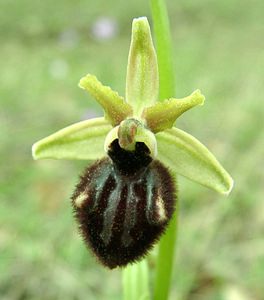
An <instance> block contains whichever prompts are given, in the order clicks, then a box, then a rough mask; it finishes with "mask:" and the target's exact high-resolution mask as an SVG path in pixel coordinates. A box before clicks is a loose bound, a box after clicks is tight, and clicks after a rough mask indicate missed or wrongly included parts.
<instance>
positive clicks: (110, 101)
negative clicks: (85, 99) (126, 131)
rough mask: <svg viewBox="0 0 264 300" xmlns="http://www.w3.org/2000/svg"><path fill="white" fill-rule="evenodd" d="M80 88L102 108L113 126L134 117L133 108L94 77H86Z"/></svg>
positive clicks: (88, 75) (80, 83) (81, 81)
mask: <svg viewBox="0 0 264 300" xmlns="http://www.w3.org/2000/svg"><path fill="white" fill-rule="evenodd" d="M79 87H80V88H82V89H84V90H86V91H87V92H88V93H89V94H90V95H91V96H93V98H94V99H95V100H96V101H97V102H98V103H99V104H100V105H101V106H102V108H103V109H104V112H105V118H106V119H107V120H108V121H109V122H110V124H111V125H112V126H116V125H118V124H119V123H120V122H121V121H122V120H124V119H126V118H127V117H129V116H131V115H132V113H133V111H132V107H131V106H130V105H129V104H128V103H126V102H125V100H124V98H123V97H121V96H119V95H118V93H117V92H115V91H113V90H112V89H111V88H110V87H109V86H104V85H103V84H102V83H101V82H100V81H99V80H98V79H97V78H96V77H95V76H94V75H91V74H87V75H86V76H84V77H83V78H82V79H81V80H80V82H79Z"/></svg>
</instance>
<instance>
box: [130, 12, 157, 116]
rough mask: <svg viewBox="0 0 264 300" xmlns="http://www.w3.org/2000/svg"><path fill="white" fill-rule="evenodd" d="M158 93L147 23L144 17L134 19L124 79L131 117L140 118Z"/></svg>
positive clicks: (154, 100) (154, 55) (155, 58)
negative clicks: (131, 112) (130, 107)
mask: <svg viewBox="0 0 264 300" xmlns="http://www.w3.org/2000/svg"><path fill="white" fill-rule="evenodd" d="M158 93H159V76H158V63H157V57H156V52H155V49H154V46H153V42H152V37H151V31H150V27H149V23H148V20H147V18H146V17H142V18H138V19H134V20H133V24H132V39H131V45H130V50H129V56H128V66H127V78H126V101H127V102H128V103H129V104H130V105H131V106H132V107H133V115H134V116H136V117H140V115H141V113H142V111H143V109H144V107H146V106H150V105H153V104H154V103H155V102H156V101H157V98H158Z"/></svg>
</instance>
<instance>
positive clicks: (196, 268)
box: [0, 0, 264, 300]
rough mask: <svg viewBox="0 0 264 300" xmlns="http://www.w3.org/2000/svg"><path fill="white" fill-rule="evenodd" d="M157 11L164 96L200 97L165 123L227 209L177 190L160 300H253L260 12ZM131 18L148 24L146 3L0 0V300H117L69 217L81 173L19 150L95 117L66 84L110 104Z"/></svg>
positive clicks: (192, 188)
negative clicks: (164, 38)
mask: <svg viewBox="0 0 264 300" xmlns="http://www.w3.org/2000/svg"><path fill="white" fill-rule="evenodd" d="M167 3H168V9H169V15H170V21H171V28H172V35H173V43H174V51H173V53H174V60H175V70H176V95H177V96H178V97H183V96H185V95H189V94H190V93H191V92H192V91H193V90H195V89H196V88H200V89H201V90H202V92H203V94H204V95H205V96H206V104H205V106H203V107H202V108H201V107H200V108H195V109H193V110H192V111H191V112H189V113H186V114H185V115H184V117H183V118H180V119H179V121H178V123H177V126H178V127H179V128H181V129H184V130H186V131H187V132H189V133H191V134H193V135H194V136H196V137H197V138H198V139H199V140H200V141H202V142H203V143H204V144H205V145H207V146H208V147H209V149H210V150H211V151H212V152H213V153H214V154H215V155H216V157H217V158H218V159H219V161H220V162H221V163H222V164H223V165H224V166H225V167H226V169H227V170H228V171H229V172H230V173H231V175H232V176H233V177H234V179H235V187H234V190H233V192H232V193H231V195H230V196H229V197H228V198H225V197H222V196H219V195H218V194H216V193H215V192H213V191H210V190H208V189H206V188H204V187H202V186H199V185H196V184H195V183H193V182H191V181H188V180H186V179H184V178H179V179H178V182H179V183H178V185H179V202H178V209H179V210H180V225H179V238H178V250H177V260H176V262H175V272H174V275H173V284H172V293H171V299H184V300H187V299H190V300H191V299H194V300H197V299H198V300H200V299H201V300H202V299H205V300H207V299H208V300H210V299H216V300H218V299H219V300H247V299H250V300H252V299H253V300H254V299H260V300H261V299H263V295H264V285H263V282H264V239H263V234H264V201H263V196H264V171H263V158H264V132H263V130H262V127H263V119H264V105H263V95H262V90H263V83H264V22H263V11H264V2H263V1H262V0H252V1H241V0H222V1H209V0H196V1H192V0H177V1H173V0H170V1H167ZM142 15H146V16H148V17H149V18H150V8H149V3H148V1H142V0H134V1H107V0H97V1H91V0H86V1H84V0H76V1H70V0H65V1H63V0H57V1H51V0H46V1H39V0H20V1H15V0H0V102H1V109H0V157H1V162H0V164H1V173H0V299H1V300H22V299H23V300H24V299H25V300H27V299H30V300H31V299H43V300H56V299H64V300H67V299H69V300H72V299H76V300H77V299H80V300H83V299H89V300H93V299H110V300H111V299H117V300H118V299H122V296H121V295H122V294H121V277H120V271H118V270H115V271H108V270H106V269H104V268H103V267H101V266H100V265H99V264H98V263H96V261H95V259H94V258H93V257H92V256H91V254H90V253H89V252H88V251H87V250H86V248H85V246H84V245H83V243H82V241H81V238H80V237H79V236H78V232H77V226H76V224H75V222H74V220H73V217H72V210H71V205H70V200H69V198H70V196H71V193H72V190H73V188H74V185H75V184H76V182H77V180H78V174H79V173H80V172H81V171H82V169H83V168H84V166H85V165H86V163H85V162H76V161H51V160H46V161H37V162H35V161H33V160H32V158H31V145H32V144H33V143H34V142H35V141H37V140H39V139H41V138H43V137H45V136H47V135H49V134H51V133H53V132H55V131H56V130H58V129H60V128H63V127H65V126H67V125H69V124H72V123H75V122H77V121H80V120H84V119H86V118H89V117H93V116H96V115H101V114H102V111H101V109H100V108H99V107H98V105H96V104H95V102H94V101H93V99H91V98H90V97H89V95H87V94H85V93H84V92H83V91H82V90H80V89H79V88H78V87H77V83H78V81H79V79H80V78H81V77H82V76H83V75H85V74H86V73H88V72H89V73H92V74H95V75H96V76H97V77H98V78H99V79H100V80H101V81H102V82H103V83H104V84H106V85H110V86H112V88H113V89H115V90H118V91H119V93H120V94H121V95H124V88H125V74H126V62H127V55H128V49H129V43H130V30H131V21H132V18H133V17H138V16H142ZM154 252H155V251H154ZM153 255H155V253H154V254H153Z"/></svg>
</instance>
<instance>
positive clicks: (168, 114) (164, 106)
mask: <svg viewBox="0 0 264 300" xmlns="http://www.w3.org/2000/svg"><path fill="white" fill-rule="evenodd" d="M204 99H205V98H204V96H203V95H202V94H201V92H200V91H199V90H196V91H195V92H193V93H192V94H191V95H190V96H188V97H185V98H182V99H173V98H172V99H169V100H165V101H163V102H158V103H156V104H155V105H153V106H150V107H147V108H145V109H144V111H143V114H142V117H143V118H144V119H145V120H146V124H147V126H148V128H150V130H151V131H152V132H154V133H156V132H159V131H163V130H165V129H169V128H171V127H172V126H173V124H174V123H175V121H176V119H177V118H178V117H179V116H180V115H181V114H183V113H184V112H185V111H187V110H189V109H191V108H192V107H194V106H196V105H203V103H204Z"/></svg>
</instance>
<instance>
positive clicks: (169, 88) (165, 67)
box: [150, 0, 175, 99]
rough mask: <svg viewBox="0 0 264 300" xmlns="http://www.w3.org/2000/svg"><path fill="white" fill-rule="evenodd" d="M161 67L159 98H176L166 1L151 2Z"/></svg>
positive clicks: (153, 0) (154, 0)
mask: <svg viewBox="0 0 264 300" xmlns="http://www.w3.org/2000/svg"><path fill="white" fill-rule="evenodd" d="M150 2H151V10H152V18H153V23H154V33H155V40H156V50H157V56H158V66H159V88H160V92H159V97H160V99H168V98H169V97H175V80H174V66H173V59H172V43H171V34H170V25H169V18H168V13H167V8H166V4H165V1H164V0H150Z"/></svg>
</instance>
